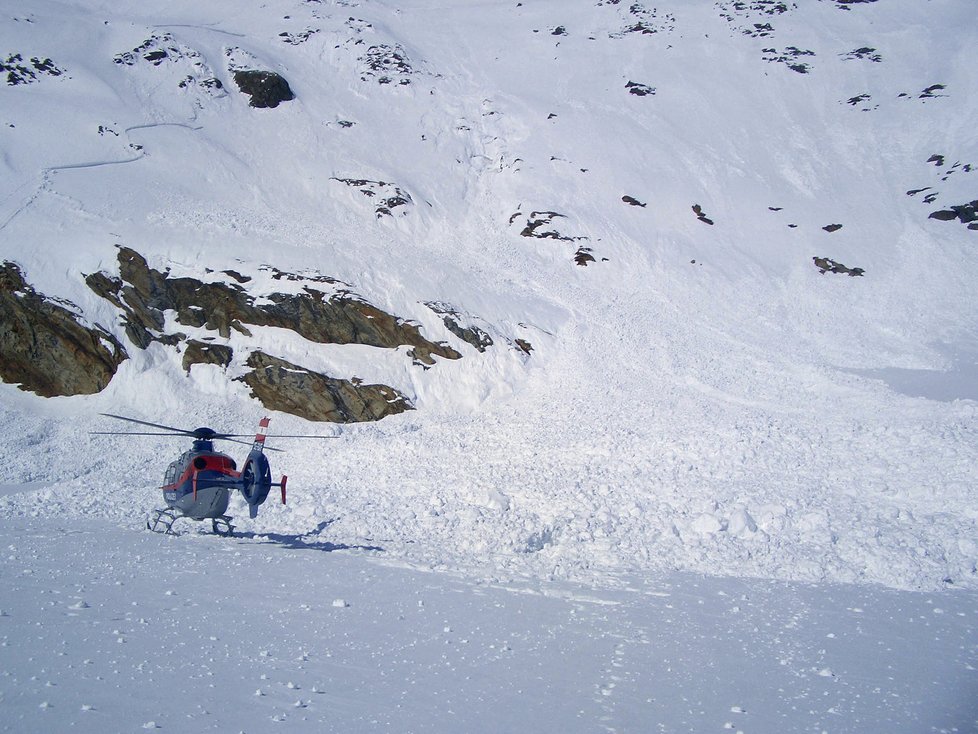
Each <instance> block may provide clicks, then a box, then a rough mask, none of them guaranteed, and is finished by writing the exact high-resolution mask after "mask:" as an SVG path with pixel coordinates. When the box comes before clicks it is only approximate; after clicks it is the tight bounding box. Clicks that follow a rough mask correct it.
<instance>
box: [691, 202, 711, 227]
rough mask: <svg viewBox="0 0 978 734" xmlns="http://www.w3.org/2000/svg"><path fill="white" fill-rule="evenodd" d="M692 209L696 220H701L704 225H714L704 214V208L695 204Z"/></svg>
mask: <svg viewBox="0 0 978 734" xmlns="http://www.w3.org/2000/svg"><path fill="white" fill-rule="evenodd" d="M692 208H693V214H695V215H696V218H697V219H699V220H700V221H701V222H703V224H710V225H712V224H713V220H712V219H710V218H709V217H708V216H706V214H705V213H704V212H703V207H702V206H700V205H699V204H693V207H692Z"/></svg>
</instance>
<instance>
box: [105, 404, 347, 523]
mask: <svg viewBox="0 0 978 734" xmlns="http://www.w3.org/2000/svg"><path fill="white" fill-rule="evenodd" d="M101 415H104V416H105V417H107V418H115V419H117V420H122V421H129V422H130V423H138V424H139V425H143V426H150V427H151V428H158V429H160V430H161V431H165V433H163V432H153V433H150V432H132V431H127V432H122V431H93V433H96V434H99V435H109V436H120V435H122V436H188V437H191V438H193V439H194V441H193V444H192V445H191V447H190V449H189V450H187V451H184V452H183V453H182V454H180V456H179V457H177V458H176V459H174V460H173V461H172V462H171V463H170V465H169V467H167V470H166V474H165V475H164V477H163V486H162V490H163V501H164V502H165V503H166V507H164V508H162V509H157V510H153V511H152V512H151V513H150V515H149V518H148V519H147V520H146V527H147V528H149V529H150V530H152V531H154V532H158V533H170V532H172V529H173V523H175V522H176V521H177V520H179V519H181V518H184V517H185V518H187V519H190V520H197V521H200V520H210V521H211V528H212V529H213V530H214V532H215V533H217V534H218V535H231V534H232V533H233V532H234V526H233V525H232V524H231V519H232V518H231V516H230V515H227V514H226V513H227V509H228V502H230V499H231V491H232V490H235V489H237V490H238V491H240V492H241V495H242V496H243V497H244V499H245V501H246V502H247V503H248V511H249V514H250V516H251V517H253V518H254V517H257V516H258V508H259V507H260V506H261V505H262V504H264V502H265V500H266V499H268V493H269V492H270V491H271V488H272V487H279V488H280V490H281V493H282V504H283V505H284V504H285V486H286V483H287V481H288V477H286V476H284V475H283V476H282V478H281V479H280V480H279V481H277V482H273V481H272V470H271V467H270V465H269V463H268V457H266V456H265V453H264V451H265V439H266V438H268V437H269V436H268V435H267V434H266V433H265V429H266V428H268V424H269V418H262V419H261V421H259V423H258V433H256V434H255V438H254V441H253V442H252V443H251V444H250V445H251V451H250V452H249V453H248V456H247V458H246V459H245V460H244V464H243V465H242V467H241V471H238V466H237V464H236V463H235V461H234V459H232V458H231V457H230V456H228V455H227V454H222V453H221V452H219V451H215V450H214V441H218V440H220V441H230V442H232V443H241V444H245V445H248V443H247V442H246V441H239V440H238V439H240V438H247V437H248V436H250V435H251V434H239V433H221V432H219V431H215V430H214V429H212V428H206V427H202V428H195V429H193V430H188V429H186V428H174V427H173V426H165V425H162V424H159V423H149V422H147V421H141V420H137V419H135V418H127V417H126V416H122V415H112V414H111V413H102V414H101ZM274 438H335V436H274ZM268 450H269V451H278V450H279V449H274V448H271V447H269V449H268Z"/></svg>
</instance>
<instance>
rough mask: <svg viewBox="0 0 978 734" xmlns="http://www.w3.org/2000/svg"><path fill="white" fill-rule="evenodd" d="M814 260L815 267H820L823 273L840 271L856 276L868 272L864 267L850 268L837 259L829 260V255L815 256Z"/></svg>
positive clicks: (819, 270)
mask: <svg viewBox="0 0 978 734" xmlns="http://www.w3.org/2000/svg"><path fill="white" fill-rule="evenodd" d="M812 262H814V263H815V267H816V268H818V272H820V273H821V274H822V275H825V274H826V273H840V274H845V275H848V276H850V277H855V276H861V275H863V273H865V272H866V271H865V270H863V269H862V268H848V267H846V266H845V265H843V264H842V263H839V262H836V261H835V260H829V259H828V258H827V257H813V258H812Z"/></svg>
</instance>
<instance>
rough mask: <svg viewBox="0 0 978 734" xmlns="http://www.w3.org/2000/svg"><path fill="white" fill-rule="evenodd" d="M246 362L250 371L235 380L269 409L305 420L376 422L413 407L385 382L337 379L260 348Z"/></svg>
mask: <svg viewBox="0 0 978 734" xmlns="http://www.w3.org/2000/svg"><path fill="white" fill-rule="evenodd" d="M247 365H248V366H249V367H252V368H253V370H252V371H251V372H249V373H248V374H246V375H245V376H244V377H240V378H238V379H239V380H241V381H243V382H244V383H245V384H247V385H248V387H250V388H251V394H252V396H253V397H256V398H258V400H260V401H261V403H262V405H264V406H265V407H266V408H268V409H270V410H281V411H283V412H285V413H291V414H293V415H298V416H300V417H302V418H305V419H307V420H311V421H329V422H332V423H358V422H362V421H378V420H380V419H381V418H384V417H386V416H388V415H395V414H397V413H403V412H404V411H406V410H413V409H414V406H412V405H411V403H410V401H408V399H407V398H405V397H404V396H403V395H401V393H399V392H398V391H397V390H395V389H394V388H392V387H388V386H387V385H364V384H361V383H360V382H359V381H357V380H338V379H336V378H333V377H327V376H326V375H322V374H320V373H318V372H313V371H312V370H308V369H306V368H304V367H300V366H298V365H295V364H292V363H291V362H286V361H285V360H284V359H279V358H277V357H272V356H271V355H268V354H265V353H264V352H261V351H258V352H253V353H252V354H251V356H250V357H248V362H247Z"/></svg>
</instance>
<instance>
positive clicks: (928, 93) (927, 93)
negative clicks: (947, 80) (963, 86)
mask: <svg viewBox="0 0 978 734" xmlns="http://www.w3.org/2000/svg"><path fill="white" fill-rule="evenodd" d="M942 89H947V87H946V86H945V85H944V84H931V85H930V86H929V87H927V88H926V89H924V90H923V91H921V93H920V94H919V95H918V99H934V98H936V97H946V96H947V95H946V94H935V92H939V91H940V90H942Z"/></svg>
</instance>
